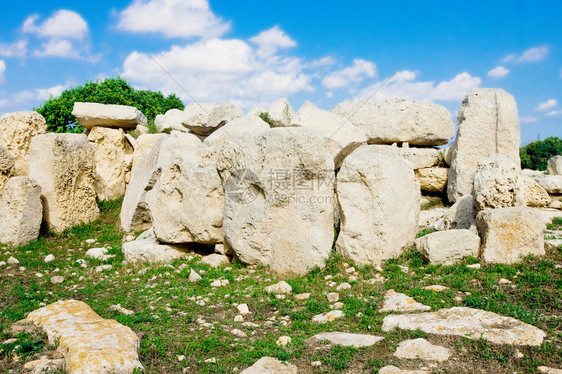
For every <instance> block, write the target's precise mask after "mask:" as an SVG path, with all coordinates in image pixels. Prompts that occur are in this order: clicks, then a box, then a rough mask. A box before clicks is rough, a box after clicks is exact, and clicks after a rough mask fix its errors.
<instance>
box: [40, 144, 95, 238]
mask: <svg viewBox="0 0 562 374" xmlns="http://www.w3.org/2000/svg"><path fill="white" fill-rule="evenodd" d="M94 173H95V164H94V147H93V146H92V145H91V144H90V142H89V141H88V138H87V137H86V135H83V134H44V135H38V136H36V137H34V138H33V139H32V141H31V147H30V163H29V177H30V178H32V179H34V180H36V181H37V183H38V184H39V185H40V186H41V194H42V198H43V204H44V206H43V208H44V209H43V215H44V219H45V221H46V222H47V225H48V226H49V227H50V228H52V229H53V230H54V231H55V232H57V233H60V232H62V231H63V230H64V229H67V228H70V227H72V226H75V225H78V224H80V223H89V222H92V221H94V220H95V219H96V218H97V217H98V215H99V209H98V206H97V203H96V191H95V188H94V183H95V177H94Z"/></svg>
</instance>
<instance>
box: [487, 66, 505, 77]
mask: <svg viewBox="0 0 562 374" xmlns="http://www.w3.org/2000/svg"><path fill="white" fill-rule="evenodd" d="M509 71H510V70H509V69H506V68H504V67H503V66H496V67H495V68H493V69H492V70H490V71H489V72H488V76H489V77H492V78H503V77H505V76H506V75H508V74H509Z"/></svg>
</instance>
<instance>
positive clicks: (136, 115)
mask: <svg viewBox="0 0 562 374" xmlns="http://www.w3.org/2000/svg"><path fill="white" fill-rule="evenodd" d="M72 115H73V116H74V117H76V120H77V121H78V123H79V124H81V125H82V126H83V127H85V128H87V129H90V128H92V127H94V126H103V127H119V128H123V129H134V128H136V127H137V125H141V126H146V122H147V120H146V117H145V116H144V114H142V113H141V111H140V110H138V109H137V108H135V107H133V106H128V105H114V104H100V103H82V102H75V103H74V108H73V109H72Z"/></svg>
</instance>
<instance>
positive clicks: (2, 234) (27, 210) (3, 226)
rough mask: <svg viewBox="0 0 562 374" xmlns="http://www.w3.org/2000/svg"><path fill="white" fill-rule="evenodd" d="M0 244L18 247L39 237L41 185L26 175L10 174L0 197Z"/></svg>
mask: <svg viewBox="0 0 562 374" xmlns="http://www.w3.org/2000/svg"><path fill="white" fill-rule="evenodd" d="M0 217H1V218H0V243H3V244H12V245H14V246H20V245H23V244H27V243H29V242H30V241H32V240H35V239H37V238H38V237H39V229H40V228H41V221H42V219H43V205H42V202H41V187H39V184H38V183H37V182H35V181H34V180H32V179H30V178H28V177H12V178H10V179H9V180H8V183H6V186H5V187H4V190H3V191H2V196H1V199H0Z"/></svg>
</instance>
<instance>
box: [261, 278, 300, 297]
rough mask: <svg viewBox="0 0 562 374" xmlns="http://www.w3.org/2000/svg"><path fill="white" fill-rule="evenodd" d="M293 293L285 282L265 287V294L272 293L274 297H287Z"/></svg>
mask: <svg viewBox="0 0 562 374" xmlns="http://www.w3.org/2000/svg"><path fill="white" fill-rule="evenodd" d="M292 291H293V288H292V287H291V285H290V284H289V283H287V282H285V281H281V282H279V283H275V284H272V285H271V286H267V287H265V292H267V293H272V294H275V295H282V294H284V295H289V294H290V293H291V292H292Z"/></svg>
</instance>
